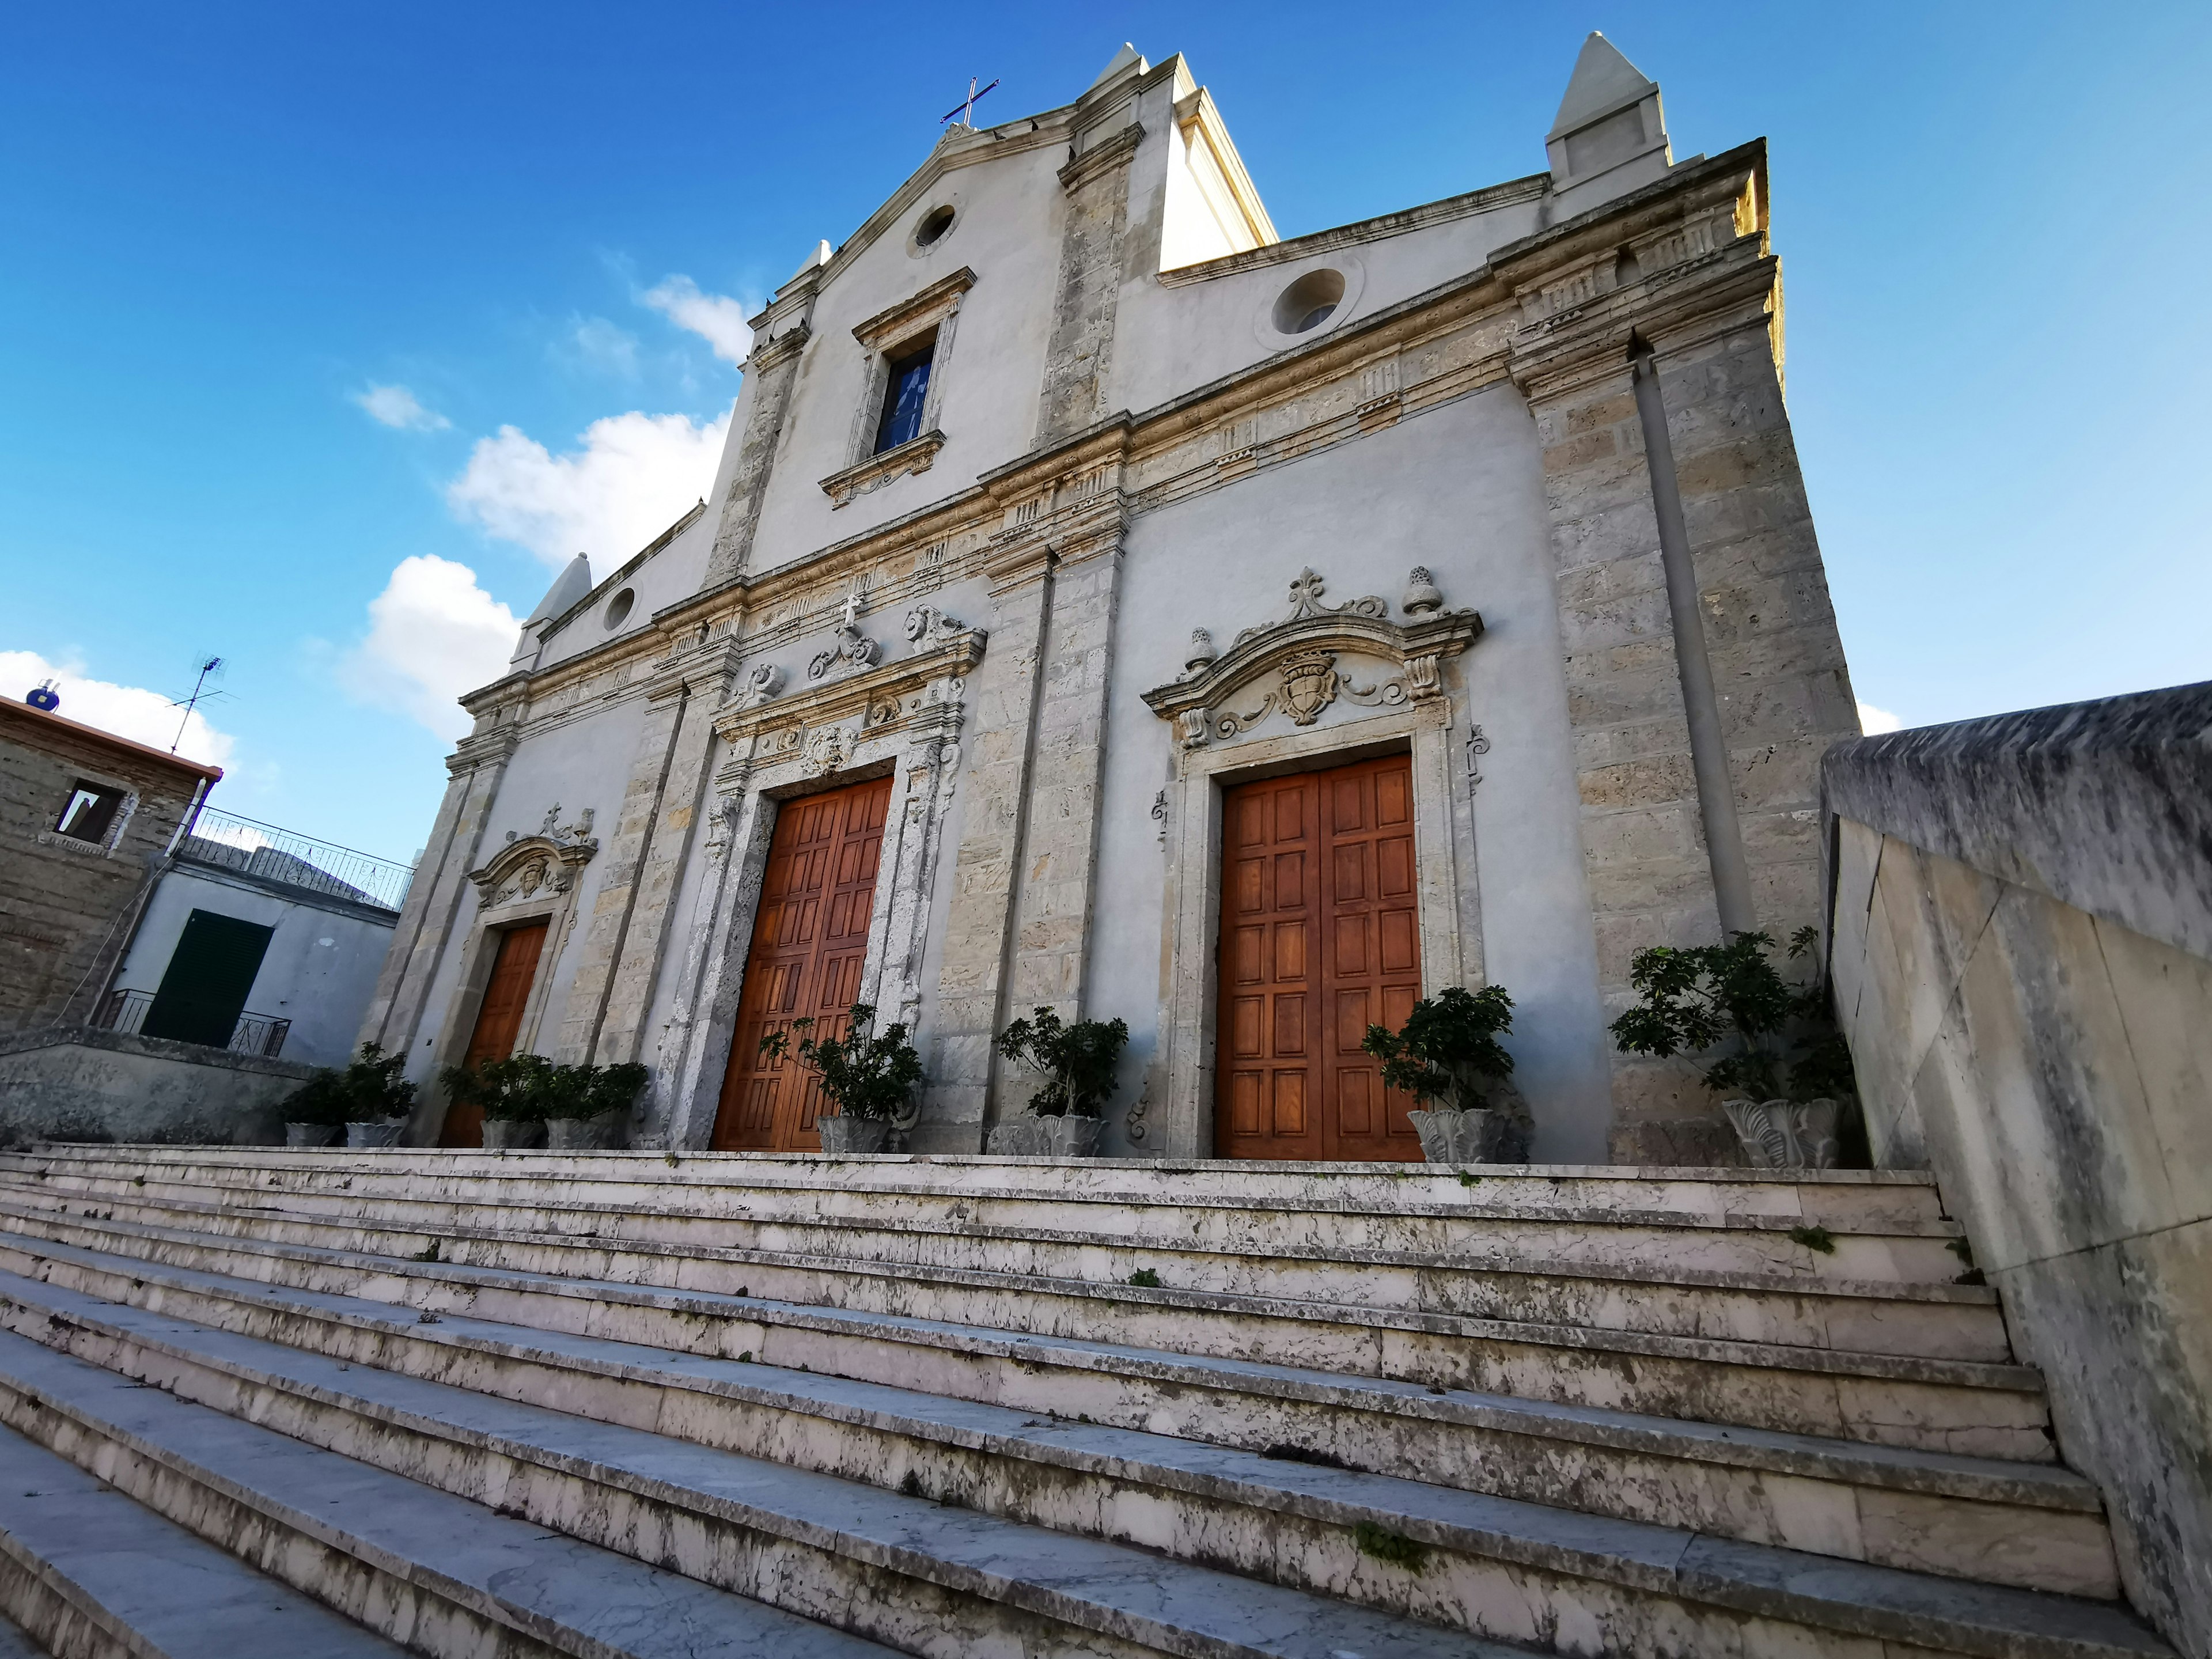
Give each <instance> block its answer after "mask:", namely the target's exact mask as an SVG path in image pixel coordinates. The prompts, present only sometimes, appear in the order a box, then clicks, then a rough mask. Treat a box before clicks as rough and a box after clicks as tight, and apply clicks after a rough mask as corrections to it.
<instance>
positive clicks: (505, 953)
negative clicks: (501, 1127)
mask: <svg viewBox="0 0 2212 1659" xmlns="http://www.w3.org/2000/svg"><path fill="white" fill-rule="evenodd" d="M545 927H546V924H545V923H544V922H542V921H533V922H529V923H527V924H526V925H525V926H523V927H510V928H508V929H507V930H506V931H505V932H504V933H501V934H500V936H499V954H498V955H497V956H495V957H493V958H492V963H491V979H490V981H489V982H488V983H487V984H486V985H485V986H484V994H483V1001H482V1002H481V1003H479V1004H478V1005H477V1024H476V1029H475V1030H473V1031H471V1032H470V1033H469V1046H468V1048H467V1051H466V1052H465V1053H464V1054H462V1055H461V1064H462V1065H463V1066H466V1067H468V1068H469V1069H470V1070H471V1071H473V1070H474V1069H475V1068H476V1067H477V1066H480V1065H482V1064H483V1062H484V1061H485V1060H505V1059H506V1058H507V1056H508V1055H509V1054H513V1052H514V1039H515V1037H516V1036H517V1035H518V1034H519V1033H520V1031H521V1030H522V1011H523V1010H524V1009H525V1008H526V1007H527V1006H529V1003H530V987H532V985H533V984H535V983H536V982H537V980H538V956H539V955H540V953H541V952H543V951H544V949H545ZM438 1144H439V1145H440V1146H483V1107H481V1106H479V1105H477V1103H476V1102H474V1101H473V1100H470V1101H459V1100H457V1101H455V1102H453V1103H452V1104H451V1105H449V1106H447V1108H446V1121H445V1125H444V1127H441V1129H440V1130H439V1131H438Z"/></svg>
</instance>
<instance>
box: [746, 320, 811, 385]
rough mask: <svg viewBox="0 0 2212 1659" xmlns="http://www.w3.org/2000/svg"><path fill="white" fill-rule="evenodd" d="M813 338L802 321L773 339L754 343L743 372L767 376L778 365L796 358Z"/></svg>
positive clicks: (747, 355) (809, 329)
mask: <svg viewBox="0 0 2212 1659" xmlns="http://www.w3.org/2000/svg"><path fill="white" fill-rule="evenodd" d="M813 337H814V331H813V330H812V329H811V328H809V327H808V326H807V325H806V324H805V322H803V321H802V322H800V323H799V324H798V325H795V326H794V327H791V328H787V329H786V330H784V331H783V332H782V333H781V334H779V335H777V336H775V337H774V338H773V339H768V340H757V341H755V342H754V343H753V349H751V351H750V352H748V353H747V354H746V356H745V372H746V373H747V374H767V373H768V371H769V370H770V369H771V368H775V366H776V365H777V364H778V363H781V362H789V361H790V360H791V359H792V358H793V357H796V356H798V355H799V353H800V352H801V351H802V350H804V349H805V346H806V343H807V342H808V341H809V340H811V339H812V338H813Z"/></svg>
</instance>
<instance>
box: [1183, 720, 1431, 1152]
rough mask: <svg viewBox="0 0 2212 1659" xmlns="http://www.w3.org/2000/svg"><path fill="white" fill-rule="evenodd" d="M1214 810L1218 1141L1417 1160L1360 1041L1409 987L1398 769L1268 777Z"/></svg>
mask: <svg viewBox="0 0 2212 1659" xmlns="http://www.w3.org/2000/svg"><path fill="white" fill-rule="evenodd" d="M1223 808H1224V810H1223V817H1224V820H1225V823H1226V824H1227V826H1228V836H1227V840H1228V842H1229V845H1228V846H1227V848H1225V854H1224V857H1225V860H1226V864H1227V868H1226V869H1225V872H1224V880H1223V883H1222V889H1223V891H1222V940H1223V946H1222V953H1221V967H1220V974H1221V981H1222V985H1221V1000H1220V1005H1219V1006H1220V1010H1221V1012H1220V1021H1221V1024H1220V1037H1221V1042H1220V1048H1219V1055H1220V1059H1219V1064H1218V1084H1217V1089H1216V1096H1215V1110H1216V1115H1217V1127H1216V1134H1215V1140H1216V1148H1217V1150H1218V1152H1220V1153H1221V1154H1222V1155H1223V1156H1225V1157H1230V1158H1419V1156H1420V1148H1419V1142H1418V1141H1417V1140H1416V1139H1415V1138H1414V1136H1413V1126H1412V1124H1411V1123H1410V1122H1408V1121H1407V1118H1406V1111H1407V1108H1408V1106H1409V1105H1410V1104H1411V1102H1409V1101H1407V1100H1406V1099H1404V1098H1402V1097H1400V1096H1398V1095H1397V1094H1395V1093H1394V1092H1392V1091H1387V1090H1385V1089H1384V1088H1383V1079H1382V1074H1381V1071H1380V1068H1379V1066H1377V1064H1376V1061H1375V1060H1373V1059H1372V1058H1370V1056H1369V1055H1368V1054H1365V1053H1364V1052H1363V1051H1362V1049H1361V1048H1360V1046H1359V1045H1360V1042H1361V1041H1362V1039H1363V1038H1364V1036H1366V1032H1367V1027H1368V1026H1369V1025H1370V1024H1388V1025H1389V1026H1391V1027H1393V1028H1394V1029H1395V1027H1397V1026H1399V1025H1401V1024H1404V1023H1405V1018H1406V1015H1407V1012H1410V1011H1411V1009H1412V1007H1413V1002H1414V1000H1415V999H1416V998H1418V997H1419V994H1420V935H1419V925H1418V914H1417V908H1416V902H1417V895H1416V880H1415V876H1416V872H1415V869H1414V865H1413V856H1414V848H1413V835H1412V817H1413V774H1412V769H1411V766H1410V764H1409V763H1408V762H1407V759H1406V758H1405V757H1403V756H1394V757H1389V758H1386V759H1383V760H1376V761H1363V762H1359V763H1355V764H1353V765H1351V766H1346V767H1340V768H1337V769H1334V770H1331V771H1327V772H1310V773H1305V774H1303V775H1297V776H1292V777H1286V778H1271V779H1268V780H1267V781H1264V782H1261V783H1256V784H1248V785H1243V786H1241V787H1237V788H1236V789H1233V790H1231V792H1230V793H1229V797H1228V799H1226V800H1225V802H1224V804H1223Z"/></svg>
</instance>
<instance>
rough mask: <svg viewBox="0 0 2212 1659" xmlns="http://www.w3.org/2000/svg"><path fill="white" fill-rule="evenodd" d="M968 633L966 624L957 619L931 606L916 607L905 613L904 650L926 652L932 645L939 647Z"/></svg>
mask: <svg viewBox="0 0 2212 1659" xmlns="http://www.w3.org/2000/svg"><path fill="white" fill-rule="evenodd" d="M967 632H969V627H968V624H967V623H964V622H962V621H961V620H959V618H957V617H948V616H946V615H945V612H944V611H940V610H939V609H938V608H937V607H936V606H935V605H916V606H915V608H914V609H913V610H911V611H908V612H907V613H906V648H907V649H908V652H921V651H927V650H928V649H929V648H930V647H932V646H933V645H941V644H943V643H944V642H945V641H947V640H951V639H955V638H957V637H958V636H959V635H963V634H965V633H967Z"/></svg>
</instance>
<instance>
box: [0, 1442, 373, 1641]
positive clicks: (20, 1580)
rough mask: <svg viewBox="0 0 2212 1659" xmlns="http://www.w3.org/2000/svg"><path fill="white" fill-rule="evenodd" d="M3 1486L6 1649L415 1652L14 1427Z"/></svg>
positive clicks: (0, 1577)
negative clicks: (342, 1614) (220, 1546)
mask: <svg viewBox="0 0 2212 1659" xmlns="http://www.w3.org/2000/svg"><path fill="white" fill-rule="evenodd" d="M0 1493H4V1494H5V1498H4V1501H0V1612H4V1613H6V1615H7V1618H6V1619H4V1620H0V1659H34V1656H43V1655H46V1654H52V1655H57V1656H64V1659H76V1656H80V1655H83V1656H92V1655H100V1656H106V1655H110V1654H112V1655H118V1656H121V1655H130V1656H138V1655H148V1654H151V1655H161V1656H167V1659H300V1656H301V1655H303V1654H313V1655H315V1656H317V1659H401V1656H402V1655H404V1653H405V1652H406V1650H405V1649H404V1648H403V1647H401V1646H400V1645H398V1644H397V1643H395V1642H392V1641H389V1640H386V1638H384V1637H382V1636H379V1635H377V1634H375V1633H374V1632H372V1631H370V1630H368V1628H366V1627H365V1626H361V1625H357V1624H355V1623H353V1622H351V1621H350V1620H346V1619H343V1618H341V1617H340V1616H339V1615H338V1614H337V1613H333V1612H331V1610H330V1609H329V1608H328V1607H324V1606H323V1605H322V1604H321V1603H319V1602H318V1601H315V1600H313V1598H312V1597H309V1596H307V1595H301V1593H300V1592H299V1591H298V1590H296V1589H293V1588H292V1587H291V1586H290V1585H289V1584H286V1583H283V1582H281V1581H280V1580H278V1579H276V1578H274V1577H270V1575H268V1574H267V1573H264V1572H258V1571H255V1570H254V1569H253V1568H252V1567H250V1566H248V1565H246V1563H245V1562H243V1561H241V1560H240V1559H238V1558H237V1557H236V1556H234V1555H232V1554H230V1553H228V1552H227V1551H224V1550H221V1549H217V1548H216V1547H215V1546H214V1545H213V1544H210V1543H208V1542H207V1541H204V1539H201V1538H199V1537H197V1536H195V1535H194V1534H192V1533H191V1532H188V1531H186V1530H185V1528H182V1527H180V1526H178V1525H177V1524H176V1523H175V1522H171V1521H166V1520H164V1519H162V1518H161V1516H159V1515H156V1514H155V1513H154V1512H153V1511H152V1510H149V1509H146V1508H143V1506H141V1505H140V1504H137V1503H134V1502H133V1501H132V1500H131V1498H127V1497H125V1495H124V1494H123V1493H122V1492H118V1491H117V1490H116V1489H115V1488H114V1487H113V1486H109V1485H108V1484H107V1483H106V1481H104V1480H100V1479H99V1478H98V1477H96V1476H95V1475H94V1474H91V1473H89V1472H88V1471H87V1470H85V1469H82V1468H79V1467H78V1466H77V1465H76V1464H75V1463H72V1462H70V1461H69V1460H68V1459H66V1458H64V1457H60V1456H57V1455H55V1454H54V1453H52V1452H51V1451H47V1450H46V1449H44V1448H42V1447H40V1446H38V1445H35V1444H33V1443H32V1442H30V1441H28V1440H27V1439H25V1438H24V1437H22V1436H21V1435H20V1434H17V1433H15V1431H12V1430H9V1429H0ZM11 1620H12V1621H13V1622H9V1621H11ZM33 1640H35V1641H36V1643H37V1645H36V1646H33Z"/></svg>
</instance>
